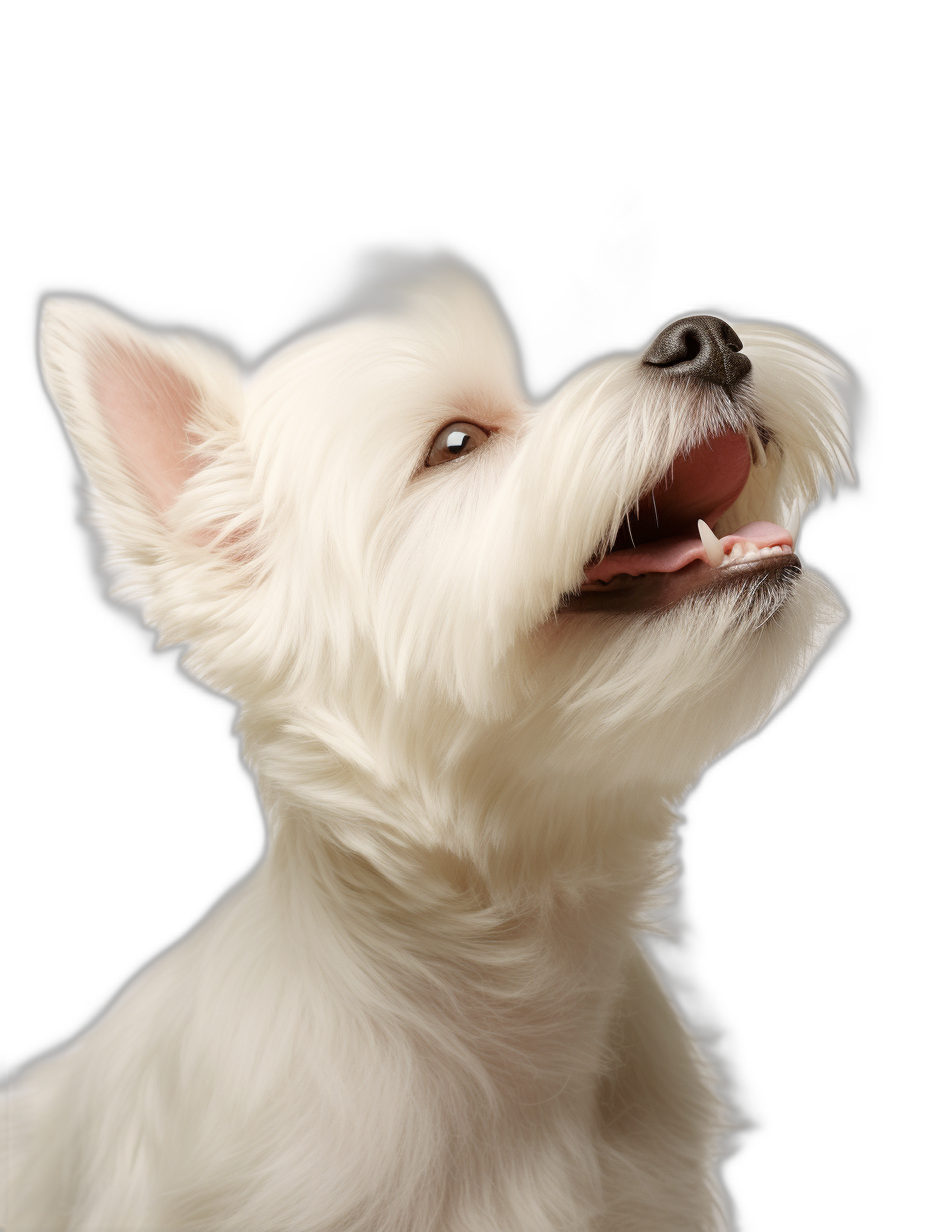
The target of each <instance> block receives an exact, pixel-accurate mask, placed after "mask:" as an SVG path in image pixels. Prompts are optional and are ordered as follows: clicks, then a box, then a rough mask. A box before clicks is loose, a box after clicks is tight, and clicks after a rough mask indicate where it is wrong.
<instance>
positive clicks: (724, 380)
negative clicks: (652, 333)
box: [642, 317, 751, 385]
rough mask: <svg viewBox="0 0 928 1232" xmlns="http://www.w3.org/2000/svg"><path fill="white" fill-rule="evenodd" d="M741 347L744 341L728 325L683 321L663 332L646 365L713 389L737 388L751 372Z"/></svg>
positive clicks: (715, 319) (705, 319)
mask: <svg viewBox="0 0 928 1232" xmlns="http://www.w3.org/2000/svg"><path fill="white" fill-rule="evenodd" d="M741 347H742V342H741V339H740V338H739V337H738V335H737V334H736V333H735V331H734V330H733V329H732V327H731V326H730V325H729V324H728V322H727V321H722V320H720V318H719V317H682V318H681V319H680V320H679V321H674V323H673V324H672V325H668V326H667V328H666V329H662V330H661V332H660V333H659V334H658V335H657V337H656V338H655V339H654V341H653V342H652V343H651V345H650V346H649V347H648V349H647V350H646V351H645V353H644V356H643V357H642V363H645V364H649V365H650V366H651V367H654V368H665V369H667V370H668V371H669V372H672V373H674V375H679V376H694V377H696V378H697V379H698V380H700V381H709V382H710V383H711V384H712V385H734V384H735V383H736V382H738V381H740V380H741V379H742V378H743V377H745V376H747V374H748V373H749V372H750V371H751V361H750V360H749V359H748V357H747V356H746V355H739V354H738V352H739V351H740V350H741Z"/></svg>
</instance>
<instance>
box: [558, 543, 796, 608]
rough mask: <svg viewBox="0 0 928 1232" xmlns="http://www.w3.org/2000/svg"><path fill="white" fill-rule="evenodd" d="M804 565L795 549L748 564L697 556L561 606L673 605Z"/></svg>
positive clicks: (780, 576)
mask: <svg viewBox="0 0 928 1232" xmlns="http://www.w3.org/2000/svg"><path fill="white" fill-rule="evenodd" d="M801 569H802V565H801V564H800V563H799V557H798V556H797V555H796V554H795V552H790V553H789V554H787V555H780V556H765V557H763V558H762V559H761V560H752V561H748V562H747V563H745V564H738V563H735V564H730V565H724V566H723V567H722V568H720V569H715V568H713V567H712V566H711V565H707V564H705V562H704V561H701V560H694V561H693V562H692V563H691V564H689V565H686V566H685V567H684V568H683V569H678V570H677V571H676V572H675V573H644V574H641V576H639V577H621V578H617V579H615V580H614V582H613V583H610V589H609V590H605V589H603V590H584V591H581V592H580V594H576V595H571V596H570V597H569V598H568V599H566V600H565V601H564V602H563V603H562V604H561V606H560V608H559V609H558V610H559V611H561V612H643V611H656V610H660V609H662V608H668V607H672V606H673V605H674V604H675V603H679V602H680V600H681V599H685V598H686V597H687V596H688V595H692V594H696V593H698V592H710V591H713V590H716V591H721V590H724V589H727V588H728V586H729V585H730V584H733V583H735V582H744V581H746V580H749V579H758V580H760V579H765V578H766V579H768V580H770V581H771V582H777V581H780V580H786V577H787V576H788V575H792V576H796V575H797V574H798V573H799V572H800V571H801Z"/></svg>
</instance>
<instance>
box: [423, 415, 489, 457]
mask: <svg viewBox="0 0 928 1232" xmlns="http://www.w3.org/2000/svg"><path fill="white" fill-rule="evenodd" d="M489 436H490V434H489V432H484V430H483V428H478V427H477V425H476V424H472V423H453V424H448V426H447V427H446V428H442V430H441V431H440V432H439V434H438V436H436V437H435V440H434V441H432V448H431V449H430V450H429V456H428V457H427V458H426V459H425V465H426V466H440V465H441V464H442V462H453V461H454V459H455V458H461V457H463V456H464V454H466V453H472V452H473V451H474V450H475V449H476V448H477V446H478V445H482V444H483V442H484V441H485V440H488V439H489Z"/></svg>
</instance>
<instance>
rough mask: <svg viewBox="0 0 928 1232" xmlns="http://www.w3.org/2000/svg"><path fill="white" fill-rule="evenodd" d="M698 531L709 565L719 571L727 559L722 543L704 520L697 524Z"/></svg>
mask: <svg viewBox="0 0 928 1232" xmlns="http://www.w3.org/2000/svg"><path fill="white" fill-rule="evenodd" d="M696 529H697V530H698V531H699V537H700V539H701V540H702V546H703V547H704V548H705V549H706V556H708V558H709V564H710V565H714V566H715V568H716V569H717V568H718V567H719V565H720V564H721V563H722V561H723V560H724V559H725V549H724V548H723V547H722V541H721V540H720V539H718V538H717V537H716V536H715V535H714V534H713V533H712V531H711V530H710V529H709V527H708V526H707V525H706V524H705V522H704V521H703V520H702V518H700V519H699V521H698V522H697V523H696Z"/></svg>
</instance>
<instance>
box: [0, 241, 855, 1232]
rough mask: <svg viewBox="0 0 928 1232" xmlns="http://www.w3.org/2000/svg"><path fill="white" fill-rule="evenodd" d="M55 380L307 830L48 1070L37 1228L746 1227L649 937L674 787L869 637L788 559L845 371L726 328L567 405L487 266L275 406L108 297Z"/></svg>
mask: <svg viewBox="0 0 928 1232" xmlns="http://www.w3.org/2000/svg"><path fill="white" fill-rule="evenodd" d="M41 357H42V366H43V371H44V374H45V380H46V382H47V385H48V389H49V391H50V393H51V395H52V397H53V399H54V401H55V402H56V404H57V405H58V407H59V408H60V410H61V413H62V415H63V417H64V420H65V422H66V424H67V427H68V430H69V432H70V433H71V436H72V438H73V440H74V443H75V446H76V448H77V450H78V453H79V455H80V457H81V459H82V461H83V464H84V466H85V467H86V470H87V474H88V476H89V478H90V482H91V485H92V491H93V501H94V508H95V511H96V514H97V516H98V518H99V522H100V525H101V527H102V529H103V532H104V534H105V537H106V539H107V540H108V542H109V544H110V545H111V548H112V552H113V555H112V563H113V565H114V566H115V568H116V570H117V573H118V577H119V581H120V589H121V592H122V593H123V594H124V595H126V596H129V597H131V598H137V599H139V600H141V601H142V603H143V604H144V610H145V613H146V616H147V618H148V619H149V620H150V621H151V622H152V623H153V624H155V625H157V627H158V629H159V630H160V632H161V635H162V638H163V640H164V641H165V642H169V643H183V644H185V645H186V646H187V647H188V648H189V649H188V651H187V654H186V659H185V662H186V665H187V667H188V669H189V670H190V671H191V672H192V673H193V674H195V675H196V676H198V677H199V678H200V679H201V680H204V681H205V682H207V683H208V684H209V685H210V686H211V687H213V688H215V689H218V690H221V691H222V692H223V693H225V694H227V695H228V696H229V697H230V698H234V699H235V700H236V701H237V702H238V703H239V705H240V707H241V734H242V742H243V748H244V753H245V757H246V758H247V761H248V764H249V765H250V766H251V767H252V768H253V770H254V773H255V776H256V778H257V781H258V784H259V786H260V790H261V795H262V798H263V801H264V807H265V811H266V816H267V826H268V835H269V837H268V848H267V854H266V856H265V858H264V860H263V861H262V863H261V864H260V866H259V867H258V868H257V869H256V870H255V872H254V873H253V874H252V875H251V876H250V878H249V879H248V880H246V881H245V882H244V883H243V884H242V885H240V886H239V887H238V888H237V889H236V890H235V891H234V892H233V893H232V894H231V895H229V896H228V897H226V898H225V899H223V900H222V902H221V903H220V904H219V906H218V907H216V908H215V910H214V911H213V912H212V913H211V914H210V915H209V916H208V917H207V918H206V919H205V920H204V921H203V923H202V924H201V925H200V926H199V927H198V928H197V929H196V930H195V931H194V932H193V933H191V935H190V936H189V937H187V938H186V939H185V940H184V941H183V942H182V943H181V944H179V945H178V946H176V947H175V948H174V949H172V950H171V951H170V952H169V953H167V954H166V955H164V956H163V957H162V958H161V959H159V960H158V961H157V962H155V963H154V964H152V965H151V966H150V967H148V968H146V969H145V971H144V972H143V973H142V974H141V975H140V976H139V977H138V978H136V979H135V980H134V981H133V982H131V983H130V984H129V985H128V987H127V988H126V989H125V990H124V991H123V993H122V994H121V995H120V997H119V998H118V1000H117V1001H116V1003H115V1004H114V1005H113V1007H112V1008H111V1009H110V1010H109V1012H108V1013H107V1014H106V1015H104V1017H103V1018H102V1020H101V1021H100V1022H99V1023H97V1024H96V1025H94V1026H93V1027H92V1029H90V1030H89V1031H87V1032H86V1033H85V1034H84V1035H82V1036H81V1037H80V1038H78V1039H77V1040H76V1041H75V1042H73V1043H72V1044H71V1045H70V1046H68V1047H67V1048H65V1049H63V1050H62V1051H60V1052H58V1053H56V1054H54V1055H52V1056H50V1057H47V1058H45V1059H43V1060H41V1061H40V1062H38V1063H36V1064H34V1065H33V1066H31V1067H30V1068H28V1069H26V1070H25V1071H24V1072H23V1074H21V1075H20V1076H19V1077H18V1078H17V1080H16V1081H15V1082H14V1084H13V1087H12V1090H11V1094H10V1126H11V1127H10V1132H9V1135H8V1136H9V1141H10V1144H11V1147H12V1156H11V1159H10V1161H9V1162H8V1168H9V1172H10V1176H11V1177H12V1186H11V1197H10V1212H9V1216H8V1222H7V1224H6V1227H7V1230H8V1232H64V1230H65V1229H67V1232H116V1230H119V1232H129V1230H131V1232H220V1230H221V1232H618V1230H619V1229H622V1230H628V1232H671V1230H673V1232H684V1230H686V1232H695V1230H697V1229H699V1230H708V1229H717V1228H720V1227H723V1226H724V1225H725V1203H724V1201H723V1199H722V1198H721V1196H720V1192H719V1188H718V1185H717V1181H716V1160H717V1155H718V1151H719V1144H720V1140H721V1138H722V1137H723V1136H724V1134H725V1132H726V1129H727V1126H728V1124H729V1118H728V1115H727V1114H726V1112H725V1110H724V1108H723V1106H722V1103H721V1101H720V1100H719V1099H718V1097H717V1095H716V1093H715V1091H714V1081H713V1077H712V1073H711V1070H710V1068H709V1067H708V1066H707V1064H706V1063H705V1062H704V1060H703V1059H702V1057H701V1055H700V1053H699V1050H698V1049H697V1047H696V1046H695V1044H694V1041H693V1039H692V1038H691V1036H690V1034H689V1033H688V1032H687V1029H686V1027H685V1026H684V1025H683V1024H682V1023H681V1020H680V1018H679V1016H678V1013H677V1010H676V1009H675V1008H674V1005H673V1003H672V1001H671V1000H670V999H669V998H668V995H667V992H666V991H665V989H664V987H663V985H662V981H661V979H660V977H659V976H657V975H656V974H655V972H654V970H653V968H652V965H651V962H650V961H649V958H648V956H647V953H646V952H645V949H644V948H643V937H645V935H646V933H647V929H648V927H649V926H651V925H653V922H654V919H655V915H656V913H657V911H658V905H659V900H660V899H661V896H662V895H664V894H665V893H666V887H667V883H668V880H669V879H670V878H671V876H672V871H673V870H672V863H673V858H672V853H673V841H674V839H673V836H674V826H675V814H674V810H673V806H672V803H671V802H675V801H679V800H680V798H681V797H682V796H683V795H684V793H685V792H686V790H687V788H688V787H689V786H690V785H691V784H692V782H693V781H694V779H695V778H696V777H697V776H698V775H699V773H700V772H701V770H702V769H703V767H704V766H705V765H706V764H707V762H709V761H711V760H712V759H713V758H715V757H717V756H718V755H719V754H720V753H722V752H723V751H724V750H725V749H727V748H728V747H730V745H731V744H732V743H733V742H734V741H736V740H739V739H740V738H741V737H743V736H744V735H745V733H747V732H749V731H751V730H753V729H754V728H756V727H757V726H758V724H759V723H761V722H762V721H763V720H764V718H765V717H766V716H767V715H769V713H770V711H771V709H772V708H773V707H774V706H775V705H776V704H777V703H778V702H779V701H780V700H781V699H782V698H783V697H784V696H785V695H786V693H787V692H788V691H789V690H790V689H791V688H792V687H793V685H794V684H795V683H796V681H797V679H798V677H799V676H800V675H801V673H802V671H803V670H804V668H805V667H806V665H807V664H808V662H809V660H810V657H811V656H812V654H813V652H814V651H815V650H816V649H817V648H818V647H819V646H820V645H821V643H822V641H823V639H824V636H825V634H826V632H827V630H828V628H829V627H830V626H831V625H832V624H833V623H834V622H835V620H836V619H837V615H838V608H837V605H836V602H835V601H834V600H833V599H832V597H831V596H830V594H829V592H828V590H827V589H826V587H825V586H824V584H823V583H822V582H821V581H820V580H818V579H817V578H815V577H814V576H810V575H809V573H808V572H804V571H803V570H802V569H801V567H800V563H799V560H798V559H797V556H796V554H795V551H794V548H793V545H794V536H795V527H796V518H797V517H798V514H799V513H801V511H802V510H803V509H805V508H806V507H807V506H808V504H809V503H810V502H812V501H814V500H815V498H816V495H817V492H818V489H819V485H820V483H821V482H822V481H823V480H827V481H831V482H834V480H835V478H836V476H838V475H839V474H840V473H841V471H842V470H843V469H844V467H845V465H846V444H847V442H846V432H845V419H844V415H843V412H842V408H841V404H840V402H839V400H838V398H837V396H836V393H835V391H834V388H833V385H834V382H835V380H836V379H838V378H839V377H840V368H839V366H838V365H837V364H836V363H835V362H834V361H833V360H832V359H830V358H829V357H828V356H827V355H825V354H823V353H822V352H821V351H819V350H818V349H817V348H816V347H814V346H812V345H811V344H810V343H808V342H807V341H805V340H804V339H802V338H800V337H797V336H796V335H795V334H792V333H789V332H787V331H785V330H782V329H775V328H771V327H768V326H756V325H748V326H741V325H739V326H738V327H737V332H736V330H735V329H734V328H732V326H730V325H728V324H726V323H725V322H723V321H721V320H719V319H718V318H716V317H712V316H693V317H686V318H684V319H682V320H679V321H676V322H674V323H673V324H672V325H669V326H668V327H667V328H666V329H664V330H662V331H661V332H660V333H659V334H658V335H657V337H656V338H655V339H654V341H653V342H652V343H651V344H650V345H649V346H648V348H647V349H646V350H645V351H644V353H643V354H640V355H635V356H633V357H630V358H629V357H627V356H626V357H615V356H613V357H609V358H607V359H603V360H600V361H599V362H597V363H594V364H591V365H590V366H589V367H587V368H584V369H583V370H582V371H581V372H579V373H577V374H576V375H575V376H573V377H571V378H570V379H569V380H568V381H567V382H566V383H565V384H564V385H562V386H561V387H560V388H559V389H558V390H557V391H556V392H555V393H554V394H553V395H552V396H551V397H550V398H548V399H547V401H546V402H545V403H544V404H543V405H540V406H538V405H534V404H533V403H531V402H530V401H529V400H528V398H527V397H526V394H525V392H524V390H523V388H522V383H521V381H520V373H519V362H518V358H517V354H516V350H515V346H514V344H513V339H512V337H511V335H510V332H509V330H508V328H507V326H506V323H505V321H504V320H503V318H502V316H501V314H500V312H499V310H498V308H497V307H496V305H495V303H494V301H493V299H492V297H491V296H490V294H489V293H488V291H487V290H486V288H485V287H484V286H483V284H482V283H481V282H480V281H479V280H478V279H477V278H475V277H474V276H473V275H472V274H470V273H469V272H468V271H466V270H465V269H463V268H461V267H460V266H457V265H455V264H454V263H452V262H438V263H436V264H435V265H433V266H430V267H428V268H427V269H426V270H425V271H424V272H422V273H421V274H420V276H418V277H417V278H416V279H413V280H410V281H407V282H406V283H405V284H404V285H403V286H401V287H399V288H397V289H395V293H394V295H393V298H392V299H388V300H383V301H379V302H378V305H377V306H375V307H371V306H370V305H368V306H367V307H366V308H365V309H364V310H363V311H360V312H358V313H357V314H356V315H355V316H353V317H352V318H350V319H347V320H342V321H341V322H339V323H336V324H334V325H329V326H327V327H326V328H322V329H320V330H318V331H317V332H316V333H314V334H311V335H309V336H306V337H302V338H300V339H298V340H297V341H296V342H294V343H292V344H290V345H288V346H286V347H284V348H283V349H282V350H281V351H279V352H278V353H277V354H276V355H274V356H273V357H272V358H271V359H270V360H268V361H267V362H266V363H265V364H264V365H263V366H262V367H261V368H260V369H259V370H258V371H257V372H255V373H254V374H253V375H252V376H250V377H249V378H248V379H243V377H242V375H241V373H240V371H239V369H238V368H237V366H236V364H235V363H234V362H233V361H232V359H230V357H229V356H228V355H227V354H226V353H225V352H223V351H222V350H221V349H219V348H218V347H216V346H213V345H210V344H207V343H206V342H204V341H202V340H201V339H200V338H198V337H195V336H192V335H191V336H188V335H183V334H165V333H158V332H150V331H148V330H145V329H141V328H139V327H137V326H135V325H132V324H129V323H128V322H127V321H125V320H124V319H123V318H122V317H120V316H117V315H115V314H113V313H112V312H109V311H107V310H105V309H104V308H102V307H100V306H98V305H97V304H95V303H91V302H89V301H85V300H80V299H71V298H56V299H50V300H48V301H47V302H46V303H45V306H44V311H43V315H42V328H41ZM128 820H129V821H131V817H130V818H129V819H128Z"/></svg>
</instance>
